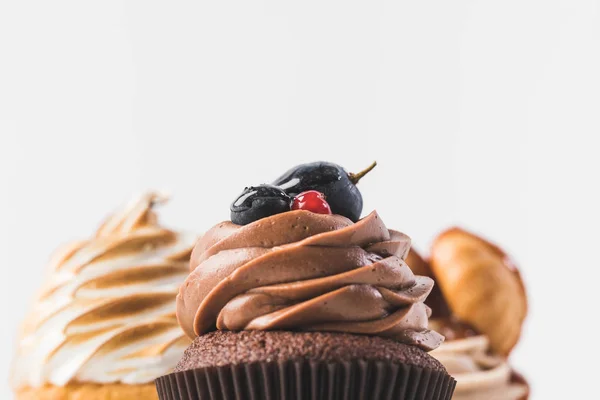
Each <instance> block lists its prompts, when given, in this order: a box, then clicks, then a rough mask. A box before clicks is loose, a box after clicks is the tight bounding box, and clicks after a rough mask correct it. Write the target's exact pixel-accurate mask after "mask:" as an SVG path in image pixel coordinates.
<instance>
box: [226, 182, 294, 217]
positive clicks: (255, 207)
mask: <svg viewBox="0 0 600 400" xmlns="http://www.w3.org/2000/svg"><path fill="white" fill-rule="evenodd" d="M291 203H292V198H291V197H290V196H289V195H288V194H287V193H286V192H284V191H283V190H281V189H280V188H278V187H277V186H273V185H260V186H251V187H247V188H246V189H244V191H243V192H242V194H240V195H239V196H238V198H237V199H236V200H235V201H234V202H233V203H232V204H231V207H230V210H231V222H233V223H234V224H238V225H247V224H249V223H251V222H254V221H258V220H259V219H261V218H265V217H268V216H271V215H275V214H279V213H282V212H285V211H290V207H291Z"/></svg>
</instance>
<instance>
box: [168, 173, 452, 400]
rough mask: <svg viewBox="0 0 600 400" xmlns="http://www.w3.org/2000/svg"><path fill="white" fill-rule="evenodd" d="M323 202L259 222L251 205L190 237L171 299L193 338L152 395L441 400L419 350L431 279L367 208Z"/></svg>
mask: <svg viewBox="0 0 600 400" xmlns="http://www.w3.org/2000/svg"><path fill="white" fill-rule="evenodd" d="M342 171H343V170H342ZM353 183H354V182H353ZM283 186H284V185H282V187H283ZM321 187H323V186H321ZM342 189H343V188H342ZM354 189H355V188H354ZM336 190H339V188H336ZM287 191H288V193H290V192H291V191H290V189H289V187H287ZM263 193H268V194H269V195H272V194H273V193H274V192H273V190H271V189H269V190H268V191H263ZM338 194H339V193H338ZM251 195H252V194H250V196H251ZM291 195H292V196H294V194H293V193H292V194H291ZM327 195H328V193H325V194H324V195H320V194H319V195H317V196H314V195H313V194H306V193H301V194H300V196H296V197H295V199H296V201H291V200H290V206H289V208H290V210H283V211H282V210H281V207H280V204H281V202H278V203H277V204H278V206H277V212H276V213H274V215H267V216H265V208H264V204H268V203H269V202H268V201H262V202H259V203H260V206H261V207H262V209H261V210H260V213H259V214H260V217H259V218H257V219H255V220H252V218H245V219H246V222H247V224H246V225H238V224H234V223H233V222H229V221H227V222H223V223H220V224H218V225H216V226H215V227H213V228H212V229H210V230H209V231H208V232H207V233H206V234H205V235H204V236H203V237H202V238H201V239H200V240H199V241H198V243H197V244H196V247H195V249H194V252H193V254H192V259H191V264H190V265H191V269H192V272H191V274H190V276H189V277H188V278H187V280H186V282H185V283H184V285H183V286H182V287H181V289H180V292H179V296H178V299H177V317H178V320H179V323H180V325H181V327H182V328H183V330H184V332H185V333H186V334H187V335H188V336H189V337H190V338H192V339H194V342H193V344H192V345H191V346H190V347H189V348H188V349H187V350H186V352H185V354H184V357H183V359H182V360H181V361H180V362H179V364H178V365H177V367H176V370H175V372H174V373H172V374H170V375H166V376H163V377H161V378H159V379H157V381H156V385H157V389H158V393H159V397H160V398H161V399H165V400H167V399H168V400H171V399H198V398H202V399H205V398H206V399H247V398H250V399H324V400H330V399H354V398H357V399H358V398H368V399H375V400H376V399H407V400H408V399H432V400H437V399H450V398H451V396H452V393H453V390H454V386H455V381H454V379H453V378H452V377H451V376H450V375H448V373H447V372H446V370H445V369H444V367H443V366H442V364H441V363H439V362H438V361H437V360H435V359H434V358H433V357H431V356H429V355H428V354H427V351H430V350H433V349H435V348H437V347H438V346H439V345H440V344H441V342H442V341H443V337H442V336H441V335H440V334H438V333H437V332H434V331H432V330H429V329H428V318H429V316H430V314H431V310H430V309H429V307H427V306H426V305H425V304H424V300H425V299H426V297H427V295H428V294H429V293H430V291H431V289H432V287H433V280H432V279H431V278H428V277H421V276H415V275H414V274H413V273H412V271H411V270H410V268H409V267H408V266H407V265H406V263H405V262H404V259H405V258H406V255H407V254H408V251H409V248H410V239H409V238H408V236H406V235H404V234H402V233H400V232H397V231H393V230H389V229H388V228H387V227H386V226H385V225H384V223H383V221H382V220H381V218H380V217H379V216H378V214H377V213H376V212H373V213H371V214H370V215H368V216H367V217H365V218H363V219H361V220H359V221H358V222H356V223H354V222H352V220H351V219H350V218H347V217H346V216H344V215H336V214H331V211H333V212H336V206H337V204H335V205H334V206H333V207H331V208H330V207H329V205H328V204H327V203H326V201H325V198H326V196H327ZM311 196H312V197H311ZM299 198H300V199H301V200H302V201H301V202H300V201H298V199H299ZM338 198H339V196H338ZM319 199H320V200H319ZM235 204H236V203H234V205H235ZM361 204H362V200H361ZM361 207H362V205H361ZM328 210H331V211H329V212H328ZM233 211H234V210H233V209H232V213H233ZM315 211H316V212H315ZM355 211H356V210H353V212H355ZM359 213H360V210H359ZM246 216H247V215H246ZM234 219H235V218H234Z"/></svg>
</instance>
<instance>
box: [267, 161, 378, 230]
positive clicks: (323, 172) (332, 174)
mask: <svg viewBox="0 0 600 400" xmlns="http://www.w3.org/2000/svg"><path fill="white" fill-rule="evenodd" d="M375 165H376V164H375V163H373V164H372V165H371V166H370V167H369V168H367V169H365V170H364V171H362V172H360V173H358V174H349V173H348V172H346V170H345V169H344V168H342V167H341V166H340V165H337V164H334V163H330V162H324V161H319V162H313V163H308V164H302V165H298V166H296V167H294V168H292V169H290V170H289V171H287V172H286V173H285V174H283V175H282V176H280V177H279V178H278V179H277V180H275V182H273V184H274V185H275V186H278V187H280V188H281V189H283V190H285V191H286V193H287V194H289V195H290V196H292V197H294V196H296V195H298V194H299V193H302V192H305V191H307V190H316V191H318V192H321V193H323V194H324V195H325V198H326V199H327V202H328V203H329V206H330V207H331V211H332V212H333V213H334V214H339V215H343V216H345V217H346V218H349V219H351V220H352V221H354V222H356V221H358V219H359V218H360V215H361V213H362V208H363V199H362V195H361V194H360V191H359V190H358V188H357V187H356V183H358V181H359V180H360V178H362V177H363V176H364V175H365V174H366V173H368V172H369V171H370V170H371V169H373V167H375Z"/></svg>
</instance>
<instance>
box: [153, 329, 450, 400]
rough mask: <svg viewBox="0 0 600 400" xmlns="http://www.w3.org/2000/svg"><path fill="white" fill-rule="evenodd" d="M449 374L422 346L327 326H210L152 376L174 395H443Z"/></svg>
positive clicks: (259, 398)
mask: <svg viewBox="0 0 600 400" xmlns="http://www.w3.org/2000/svg"><path fill="white" fill-rule="evenodd" d="M455 385H456V382H455V380H454V379H453V378H452V377H451V376H450V375H448V373H447V372H446V370H445V369H444V367H443V366H442V364H441V363H439V362H438V361H437V360H436V359H434V358H433V357H431V356H429V355H428V354H427V353H425V352H424V351H422V350H420V349H418V348H416V347H413V346H408V345H405V344H402V343H399V342H396V341H393V340H389V339H384V338H380V337H371V336H361V335H350V334H343V333H325V332H314V333H311V332H283V331H268V332H264V331H243V332H213V333H210V334H207V335H203V336H201V337H198V338H196V340H194V342H193V344H192V345H191V346H190V347H189V348H188V349H187V350H186V352H185V354H184V356H183V358H182V360H181V361H180V362H179V364H178V365H177V367H176V370H175V372H174V373H172V374H170V375H166V376H163V377H160V378H158V379H157V380H156V386H157V390H158V393H159V397H160V398H161V399H163V400H175V399H211V400H213V399H215V400H216V399H235V400H241V399H255V400H263V399H270V400H279V399H281V400H292V399H294V400H301V399H314V400H318V399H322V400H334V399H372V400H378V399H400V400H416V399H428V400H438V399H439V400H449V399H450V398H451V397H452V393H453V391H454V387H455Z"/></svg>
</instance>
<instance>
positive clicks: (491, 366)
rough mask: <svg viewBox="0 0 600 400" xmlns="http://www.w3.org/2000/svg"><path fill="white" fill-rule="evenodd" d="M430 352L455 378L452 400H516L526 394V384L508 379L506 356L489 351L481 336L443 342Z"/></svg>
mask: <svg viewBox="0 0 600 400" xmlns="http://www.w3.org/2000/svg"><path fill="white" fill-rule="evenodd" d="M430 354H431V355H432V356H433V357H435V358H437V359H438V360H439V361H440V362H441V363H442V364H444V367H446V369H447V371H448V373H449V374H450V375H452V376H453V377H454V379H456V382H457V384H456V390H455V391H454V396H453V397H452V398H453V399H454V400H482V399H486V400H519V399H521V398H523V396H525V395H526V394H527V391H528V389H527V386H526V385H524V384H521V383H514V382H511V374H512V370H511V368H510V366H509V365H508V362H507V361H506V359H504V358H503V357H500V356H497V355H491V354H489V340H488V338H487V337H486V336H484V335H480V336H474V337H468V338H465V339H457V340H449V341H446V342H444V343H443V344H442V345H441V346H440V347H438V348H437V349H436V350H434V351H432V352H431V353H430Z"/></svg>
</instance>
